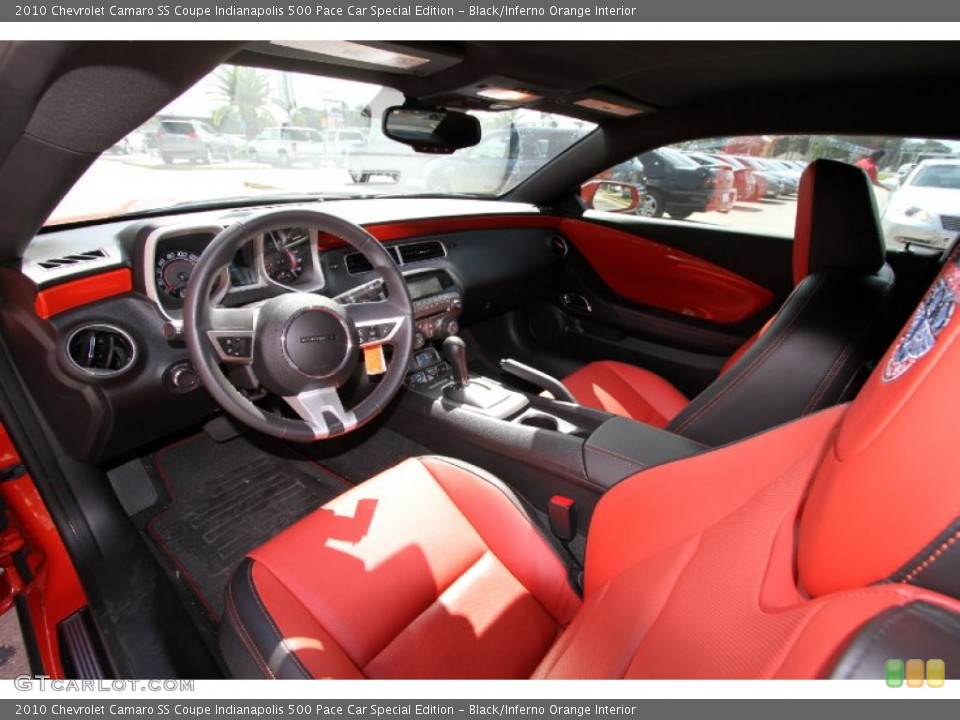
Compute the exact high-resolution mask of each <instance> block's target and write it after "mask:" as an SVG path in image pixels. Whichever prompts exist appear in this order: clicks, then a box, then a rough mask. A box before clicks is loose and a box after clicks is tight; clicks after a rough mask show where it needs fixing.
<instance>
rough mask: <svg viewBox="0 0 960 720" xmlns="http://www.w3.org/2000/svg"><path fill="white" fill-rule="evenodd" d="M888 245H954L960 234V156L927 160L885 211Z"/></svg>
mask: <svg viewBox="0 0 960 720" xmlns="http://www.w3.org/2000/svg"><path fill="white" fill-rule="evenodd" d="M883 233H884V236H885V237H886V239H887V243H888V246H890V247H894V248H903V247H904V246H906V245H921V246H924V247H932V248H937V249H938V250H942V249H944V248H949V247H952V246H953V244H954V243H955V242H956V241H957V238H958V236H960V160H924V161H923V162H922V163H920V164H919V165H917V166H916V167H915V168H914V169H913V170H912V171H911V172H910V173H909V174H908V175H907V176H906V179H905V180H904V182H903V184H901V185H900V187H899V188H898V189H897V190H896V191H895V192H894V193H893V194H892V195H891V196H890V200H889V202H888V203H887V207H886V209H885V210H884V212H883Z"/></svg>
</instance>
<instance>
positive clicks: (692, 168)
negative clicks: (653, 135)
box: [637, 148, 736, 220]
mask: <svg viewBox="0 0 960 720" xmlns="http://www.w3.org/2000/svg"><path fill="white" fill-rule="evenodd" d="M639 157H640V162H641V163H643V169H644V177H643V180H644V184H645V185H646V188H647V190H646V194H645V195H644V197H643V201H642V202H641V203H640V208H639V209H638V211H637V212H638V213H639V214H640V215H643V216H645V217H660V216H661V215H663V214H664V213H666V214H667V215H669V216H670V217H672V218H674V219H676V220H682V219H683V218H685V217H688V216H689V215H691V214H692V213H695V212H706V211H707V210H710V209H712V204H713V205H714V206H719V207H724V206H727V209H729V205H732V203H733V202H734V201H735V200H736V195H735V192H736V191H735V190H734V189H733V172H732V171H730V170H729V169H728V170H727V171H726V179H725V180H723V181H722V182H723V183H724V184H726V183H729V186H728V189H727V190H723V191H721V192H722V193H725V194H726V196H725V197H723V196H721V197H720V198H719V199H717V198H715V196H714V193H715V191H716V190H717V187H716V182H717V173H716V172H714V171H713V170H711V169H710V168H708V167H703V166H702V165H700V164H699V163H697V162H695V161H694V160H691V159H690V158H688V157H687V156H686V155H684V154H683V153H682V152H680V151H679V150H674V149H673V148H659V149H657V150H649V151H647V152H645V153H641V154H640V156H639Z"/></svg>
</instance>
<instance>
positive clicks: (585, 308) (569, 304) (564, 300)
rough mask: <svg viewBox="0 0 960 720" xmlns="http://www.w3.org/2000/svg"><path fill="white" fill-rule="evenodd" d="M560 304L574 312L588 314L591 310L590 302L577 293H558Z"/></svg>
mask: <svg viewBox="0 0 960 720" xmlns="http://www.w3.org/2000/svg"><path fill="white" fill-rule="evenodd" d="M560 304H561V305H563V306H564V307H565V308H567V310H573V311H575V312H581V313H588V314H589V313H592V312H593V308H592V307H591V306H590V302H589V301H588V300H587V299H586V298H585V297H584V296H583V295H580V294H579V293H569V292H565V293H560Z"/></svg>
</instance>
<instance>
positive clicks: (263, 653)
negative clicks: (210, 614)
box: [220, 558, 311, 680]
mask: <svg viewBox="0 0 960 720" xmlns="http://www.w3.org/2000/svg"><path fill="white" fill-rule="evenodd" d="M252 573H253V560H251V559H250V558H245V559H244V560H243V562H242V563H240V567H238V568H237V570H236V572H235V573H234V574H233V576H232V578H231V580H230V583H229V584H228V585H227V590H226V597H225V602H224V616H223V619H222V621H221V623H220V650H221V652H222V653H223V656H224V658H226V659H228V660H229V664H230V671H231V673H232V674H233V676H234V677H237V678H287V679H294V680H306V679H310V677H311V676H310V674H309V672H307V670H306V668H304V667H303V665H302V664H301V663H300V661H299V660H297V658H296V655H294V653H293V652H292V651H291V650H290V649H289V648H288V647H287V645H286V643H285V642H284V638H283V634H282V633H281V632H280V629H279V628H278V627H277V626H276V625H275V624H274V622H273V620H272V619H271V618H270V615H269V614H268V613H267V611H266V610H265V608H264V607H263V603H262V602H261V600H260V597H259V594H258V593H257V588H256V586H255V585H254V582H253V574H252ZM241 618H243V620H241Z"/></svg>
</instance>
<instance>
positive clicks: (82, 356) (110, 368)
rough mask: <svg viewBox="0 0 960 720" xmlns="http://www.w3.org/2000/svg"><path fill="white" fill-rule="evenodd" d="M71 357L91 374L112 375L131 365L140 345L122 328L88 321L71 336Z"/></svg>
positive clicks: (78, 366) (68, 345) (69, 342)
mask: <svg viewBox="0 0 960 720" xmlns="http://www.w3.org/2000/svg"><path fill="white" fill-rule="evenodd" d="M67 357H69V358H70V362H72V363H73V364H74V365H75V366H76V367H77V368H79V369H80V370H81V371H82V372H84V373H86V374H88V375H96V376H97V377H111V376H114V375H119V374H120V373H123V372H126V371H127V370H129V369H130V367H131V366H132V365H133V361H134V360H136V357H137V346H136V345H135V344H134V342H133V339H132V338H131V337H130V336H129V335H127V333H125V332H124V331H123V330H121V329H120V328H117V327H114V326H112V325H84V326H83V327H80V328H77V329H76V330H74V331H73V333H71V335H70V338H69V339H68V340H67Z"/></svg>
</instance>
